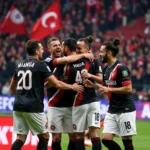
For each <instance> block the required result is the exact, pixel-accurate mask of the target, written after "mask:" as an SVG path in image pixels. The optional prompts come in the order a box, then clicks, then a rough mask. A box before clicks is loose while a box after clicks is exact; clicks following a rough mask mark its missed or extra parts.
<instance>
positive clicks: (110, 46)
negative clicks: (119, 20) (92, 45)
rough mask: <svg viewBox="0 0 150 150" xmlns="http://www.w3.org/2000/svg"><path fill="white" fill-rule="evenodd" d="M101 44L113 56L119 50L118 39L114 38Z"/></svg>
mask: <svg viewBox="0 0 150 150" xmlns="http://www.w3.org/2000/svg"><path fill="white" fill-rule="evenodd" d="M103 45H104V46H105V47H106V51H111V52H112V55H113V56H114V57H115V56H116V55H117V54H118V52H119V48H118V46H119V45H120V40H119V39H115V40H114V41H113V42H106V43H104V44H103Z"/></svg>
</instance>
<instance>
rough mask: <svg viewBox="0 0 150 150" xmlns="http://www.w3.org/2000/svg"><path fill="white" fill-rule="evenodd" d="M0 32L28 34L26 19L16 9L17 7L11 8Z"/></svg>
mask: <svg viewBox="0 0 150 150" xmlns="http://www.w3.org/2000/svg"><path fill="white" fill-rule="evenodd" d="M0 31H1V32H4V33H13V34H26V33H27V29H26V25H25V21H24V17H23V15H22V14H21V13H20V11H19V10H18V9H16V8H15V6H11V8H10V10H9V11H8V13H7V15H6V17H5V19H4V21H3V23H2V26H1V28H0Z"/></svg>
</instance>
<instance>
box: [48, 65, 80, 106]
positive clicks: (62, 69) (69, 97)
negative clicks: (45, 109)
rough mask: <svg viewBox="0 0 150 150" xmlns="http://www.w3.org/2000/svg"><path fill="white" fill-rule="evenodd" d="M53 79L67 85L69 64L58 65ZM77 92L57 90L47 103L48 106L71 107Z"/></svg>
mask: <svg viewBox="0 0 150 150" xmlns="http://www.w3.org/2000/svg"><path fill="white" fill-rule="evenodd" d="M54 75H55V77H57V78H58V79H59V80H61V81H63V82H65V83H69V81H68V79H69V78H68V77H69V75H70V67H69V64H66V65H58V66H57V67H56V69H55V71H54ZM76 94H77V92H75V91H72V90H62V89H57V90H56V92H55V93H54V94H53V96H52V97H51V98H50V99H49V101H48V106H51V107H52V106H53V107H72V106H73V102H74V97H75V95H76Z"/></svg>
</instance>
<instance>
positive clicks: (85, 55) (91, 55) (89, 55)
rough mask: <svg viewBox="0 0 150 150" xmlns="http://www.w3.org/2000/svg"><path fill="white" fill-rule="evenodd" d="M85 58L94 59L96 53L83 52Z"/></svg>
mask: <svg viewBox="0 0 150 150" xmlns="http://www.w3.org/2000/svg"><path fill="white" fill-rule="evenodd" d="M83 55H84V57H85V58H88V59H89V60H90V61H91V62H93V61H94V55H93V54H92V53H85V54H83Z"/></svg>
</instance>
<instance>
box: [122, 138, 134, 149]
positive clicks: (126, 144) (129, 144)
mask: <svg viewBox="0 0 150 150" xmlns="http://www.w3.org/2000/svg"><path fill="white" fill-rule="evenodd" d="M122 141H123V144H124V147H125V150H134V147H133V144H132V139H127V140H122Z"/></svg>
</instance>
